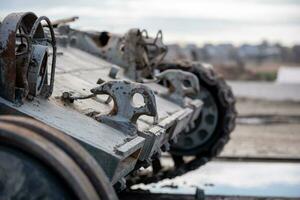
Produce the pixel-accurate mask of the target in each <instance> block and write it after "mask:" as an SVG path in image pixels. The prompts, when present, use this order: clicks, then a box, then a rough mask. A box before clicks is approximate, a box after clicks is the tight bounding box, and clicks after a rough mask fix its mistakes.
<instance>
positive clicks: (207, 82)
mask: <svg viewBox="0 0 300 200" xmlns="http://www.w3.org/2000/svg"><path fill="white" fill-rule="evenodd" d="M159 69H160V70H161V71H164V70H167V69H181V70H186V71H190V72H192V73H194V74H196V75H197V77H198V78H199V81H200V87H205V88H206V89H208V90H209V91H210V92H211V93H212V95H213V96H214V98H215V100H217V101H218V110H219V111H220V114H221V116H220V118H219V119H218V125H217V127H216V130H215V131H217V132H218V134H217V138H215V140H213V141H212V142H211V144H209V145H208V146H207V147H206V148H205V149H203V150H202V151H199V152H198V153H197V154H194V158H193V159H192V160H190V161H188V162H185V161H184V159H183V155H178V154H177V153H174V152H173V149H172V148H171V151H170V154H171V157H172V159H173V161H174V167H171V168H170V167H169V168H164V167H163V166H162V164H161V162H160V160H159V159H156V160H155V161H154V162H153V163H152V168H153V172H151V173H147V174H139V172H134V174H132V175H131V177H130V178H129V180H128V184H129V185H134V184H138V183H144V184H149V183H155V182H158V181H160V180H163V179H170V178H174V177H176V176H180V175H183V174H185V173H188V172H189V171H192V170H195V169H197V168H199V167H201V166H203V165H204V164H206V163H207V162H208V161H210V160H211V159H212V158H214V157H216V156H217V155H218V154H219V153H220V152H221V151H222V150H223V148H224V146H225V144H226V143H227V142H228V141H229V139H230V133H231V132H232V131H233V130H234V128H235V119H236V116H237V111H236V108H235V103H236V100H235V97H234V95H233V93H232V90H231V88H230V86H229V85H227V83H226V82H225V81H224V79H223V78H222V77H221V76H219V75H218V74H217V73H216V72H215V71H214V70H213V69H212V68H206V67H204V66H203V65H202V64H200V63H191V62H180V63H162V64H161V65H160V66H159ZM204 106H205V105H204Z"/></svg>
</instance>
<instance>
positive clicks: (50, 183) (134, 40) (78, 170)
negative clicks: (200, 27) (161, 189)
mask: <svg viewBox="0 0 300 200" xmlns="http://www.w3.org/2000/svg"><path fill="white" fill-rule="evenodd" d="M53 26H54V27H55V28H53ZM53 26H52V24H51V22H50V20H49V19H48V18H47V17H45V16H42V17H37V16H36V15H35V14H34V13H31V12H27V13H12V14H10V15H8V16H7V17H5V18H4V19H3V21H2V22H1V24H0V186H1V187H0V199H11V198H14V199H22V198H26V199H37V198H42V197H48V198H49V199H92V200H94V199H95V200H96V199H118V197H117V194H116V193H118V192H120V191H122V190H124V189H125V188H128V187H129V186H130V185H132V184H136V183H141V182H143V183H149V182H155V181H159V180H162V179H164V178H170V177H175V176H178V175H181V174H183V173H186V172H188V171H190V170H193V169H196V168H198V167H199V166H201V165H203V164H205V163H206V162H207V161H208V160H210V159H211V158H213V157H215V156H216V155H217V154H218V153H219V152H220V151H221V150H222V148H223V146H224V145H225V143H226V142H227V141H228V140H229V134H230V132H231V131H232V130H233V128H234V121H235V116H236V112H235V107H234V104H235V100H234V97H233V94H232V92H231V89H230V87H229V86H227V85H226V83H225V82H224V81H223V79H221V78H220V77H219V76H217V75H216V74H215V73H214V72H213V70H212V69H211V68H205V67H204V66H203V65H202V64H200V63H167V62H165V61H164V55H165V54H166V53H167V48H166V46H165V45H164V44H163V42H162V33H161V32H159V33H158V35H157V37H155V38H150V37H148V35H147V33H146V31H140V30H138V29H132V30H130V31H129V32H128V33H127V34H125V35H124V36H119V35H114V34H111V33H108V32H84V31H80V30H74V29H71V28H70V27H69V26H67V25H64V23H61V22H58V23H54V24H53ZM162 153H163V154H166V155H171V157H172V158H173V160H174V163H175V166H173V167H171V168H165V167H164V166H162V164H161V162H160V158H161V155H162ZM149 166H152V169H153V170H152V171H150V172H149V171H145V170H143V169H144V168H147V167H149Z"/></svg>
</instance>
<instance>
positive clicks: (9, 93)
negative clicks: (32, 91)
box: [0, 12, 37, 101]
mask: <svg viewBox="0 0 300 200" xmlns="http://www.w3.org/2000/svg"><path fill="white" fill-rule="evenodd" d="M36 19H37V16H36V15H35V14H33V13H30V12H28V13H12V14H10V15H8V16H7V17H6V18H4V20H3V22H2V25H1V30H0V34H1V37H0V44H1V54H0V66H1V77H0V88H1V89H0V94H1V96H3V97H4V98H6V99H8V100H11V101H14V100H15V95H16V94H15V88H16V87H17V85H16V78H17V73H16V69H17V64H18V60H17V56H16V52H15V51H16V50H15V49H16V36H17V31H18V30H19V28H21V29H23V32H25V34H29V33H30V30H31V28H32V26H33V23H34V21H35V20H36ZM27 51H29V49H27ZM29 56H30V55H29V54H27V56H24V57H23V58H21V61H19V62H22V63H24V66H23V68H25V70H26V69H27V67H28V64H29ZM23 59H24V60H23ZM24 84H25V85H24V87H26V83H24Z"/></svg>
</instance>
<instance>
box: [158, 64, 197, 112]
mask: <svg viewBox="0 0 300 200" xmlns="http://www.w3.org/2000/svg"><path fill="white" fill-rule="evenodd" d="M156 78H157V79H159V80H161V81H167V84H168V85H167V87H168V93H167V94H165V93H162V94H161V95H162V96H163V97H165V98H167V99H170V100H172V101H173V102H175V103H178V104H179V105H181V106H184V105H185V104H186V102H185V97H187V96H188V95H195V94H198V93H199V92H200V86H199V80H198V78H197V76H196V75H195V74H193V73H190V72H185V71H183V70H175V69H169V70H166V71H164V72H162V73H160V74H158V75H156Z"/></svg>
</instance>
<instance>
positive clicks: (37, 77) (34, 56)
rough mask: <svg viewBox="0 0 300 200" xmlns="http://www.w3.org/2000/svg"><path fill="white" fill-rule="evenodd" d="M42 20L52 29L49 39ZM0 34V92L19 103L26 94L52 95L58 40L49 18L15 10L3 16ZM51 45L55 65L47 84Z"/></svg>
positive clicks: (27, 95) (29, 95)
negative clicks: (15, 11) (56, 40)
mask: <svg viewBox="0 0 300 200" xmlns="http://www.w3.org/2000/svg"><path fill="white" fill-rule="evenodd" d="M41 21H46V22H47V26H48V28H49V30H50V33H51V34H50V35H51V39H49V40H48V39H47V38H46V36H45V34H44V30H43V27H42V25H41ZM0 34H1V38H0V45H1V52H0V66H1V68H0V75H1V76H0V88H1V90H0V91H1V92H0V95H1V96H2V97H4V98H5V99H7V100H9V101H13V102H15V101H17V102H19V103H22V100H23V99H24V98H27V97H29V98H32V97H35V96H37V95H39V94H40V93H43V94H44V96H46V97H49V96H50V95H51V93H52V89H53V83H54V74H55V63H56V62H55V59H56V42H55V36H54V32H53V28H52V25H51V23H50V20H49V19H48V18H47V17H44V16H42V17H39V18H38V17H37V16H36V15H35V14H33V13H30V12H28V13H12V14H10V15H8V16H7V17H6V18H5V19H4V20H3V25H1V27H0ZM49 45H51V46H52V66H51V76H50V83H49V84H48V83H47V82H48V81H47V74H48V70H47V65H48V64H47V60H48V48H49ZM41 46H43V48H42V47H41ZM28 74H29V75H28ZM35 83H37V84H35Z"/></svg>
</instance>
